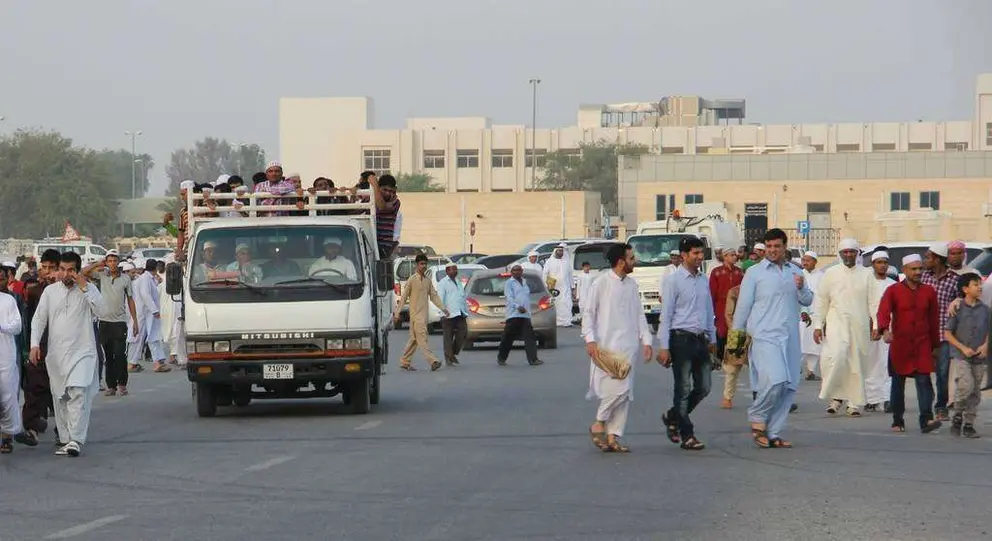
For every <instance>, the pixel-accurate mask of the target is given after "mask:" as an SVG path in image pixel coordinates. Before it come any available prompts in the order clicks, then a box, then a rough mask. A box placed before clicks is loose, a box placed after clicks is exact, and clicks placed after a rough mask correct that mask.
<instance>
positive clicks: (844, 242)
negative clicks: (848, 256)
mask: <svg viewBox="0 0 992 541" xmlns="http://www.w3.org/2000/svg"><path fill="white" fill-rule="evenodd" d="M844 250H855V251H857V250H858V241H856V240H854V239H852V238H850V237H848V238H846V239H841V241H840V242H839V243H838V244H837V251H838V252H843V251H844Z"/></svg>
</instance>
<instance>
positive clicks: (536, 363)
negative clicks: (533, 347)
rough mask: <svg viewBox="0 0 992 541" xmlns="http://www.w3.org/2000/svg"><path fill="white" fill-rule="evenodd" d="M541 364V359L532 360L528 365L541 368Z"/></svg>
mask: <svg viewBox="0 0 992 541" xmlns="http://www.w3.org/2000/svg"><path fill="white" fill-rule="evenodd" d="M542 364H544V361H542V360H541V359H534V362H532V363H530V365H531V366H541V365H542Z"/></svg>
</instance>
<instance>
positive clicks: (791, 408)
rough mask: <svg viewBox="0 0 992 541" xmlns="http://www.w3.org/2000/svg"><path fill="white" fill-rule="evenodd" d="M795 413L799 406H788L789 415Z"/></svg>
mask: <svg viewBox="0 0 992 541" xmlns="http://www.w3.org/2000/svg"><path fill="white" fill-rule="evenodd" d="M797 411H799V406H798V405H797V404H793V405H791V406H789V413H795V412H797Z"/></svg>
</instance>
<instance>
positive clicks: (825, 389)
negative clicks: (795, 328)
mask: <svg viewBox="0 0 992 541" xmlns="http://www.w3.org/2000/svg"><path fill="white" fill-rule="evenodd" d="M837 248H838V251H839V256H840V260H841V264H840V265H836V266H834V267H832V268H831V269H829V270H828V271H826V272H825V273H824V275H823V279H822V280H821V281H820V283H819V286H818V288H817V292H816V296H815V300H814V302H813V340H814V341H815V342H817V343H819V344H822V345H823V351H822V352H821V354H820V369H821V371H822V373H823V383H822V384H821V386H820V399H821V400H829V401H830V403H829V404H828V405H827V413H831V414H833V413H837V412H838V411H839V410H840V408H841V406H842V405H843V404H844V402H847V413H848V415H850V416H852V417H857V416H859V415H861V407H862V406H864V405H865V404H866V403H867V399H866V397H865V377H866V376H867V375H868V372H869V366H870V362H869V359H870V347H869V346H870V344H871V341H872V339H873V338H875V339H877V338H878V336H877V333H875V334H876V336H874V337H873V336H872V334H873V333H872V328H873V322H874V320H875V314H876V313H877V312H878V299H879V298H880V297H881V295H878V294H876V291H875V290H876V289H877V288H880V287H881V286H880V285H879V284H878V281H877V280H875V279H874V276H873V274H872V271H871V270H869V269H868V268H867V267H865V266H863V265H861V264H860V255H861V253H860V250H859V247H858V241H856V240H854V239H851V238H847V239H843V240H841V241H840V243H839V244H838V246H837Z"/></svg>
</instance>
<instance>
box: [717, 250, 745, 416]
mask: <svg viewBox="0 0 992 541" xmlns="http://www.w3.org/2000/svg"><path fill="white" fill-rule="evenodd" d="M736 263H737V252H734V251H732V250H727V251H726V252H723V265H720V266H719V267H717V268H715V269H713V272H711V273H710V297H712V298H713V313H714V314H716V349H717V351H716V355H717V357H716V358H717V362H715V363H713V370H717V369H719V368H720V362H719V360H720V359H723V349H724V347H726V345H727V320H726V318H725V317H723V314H724V312H725V311H726V308H727V294H728V293H730V290H731V289H733V288H734V286H739V285H741V282H743V281H744V271H742V270H741V269H740V268H739V267H738V266H737V265H736ZM728 402H729V400H724V407H729V406H728V405H727V403H728Z"/></svg>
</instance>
